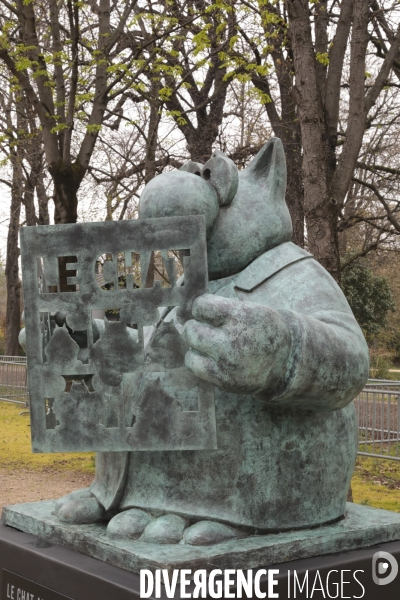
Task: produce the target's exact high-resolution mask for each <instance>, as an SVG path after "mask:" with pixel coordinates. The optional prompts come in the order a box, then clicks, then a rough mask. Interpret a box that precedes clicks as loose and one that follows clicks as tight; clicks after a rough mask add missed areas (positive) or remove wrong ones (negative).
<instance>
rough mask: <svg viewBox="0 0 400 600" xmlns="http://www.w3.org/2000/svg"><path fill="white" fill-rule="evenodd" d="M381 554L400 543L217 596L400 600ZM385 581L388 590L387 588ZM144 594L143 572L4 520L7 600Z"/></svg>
mask: <svg viewBox="0 0 400 600" xmlns="http://www.w3.org/2000/svg"><path fill="white" fill-rule="evenodd" d="M377 552H386V553H390V554H391V555H392V557H393V559H394V560H395V561H397V563H399V564H400V541H395V542H388V543H384V544H380V545H378V546H374V547H373V548H363V549H361V550H352V551H346V552H340V553H337V554H326V555H324V556H315V557H313V558H305V559H300V560H292V561H290V562H285V563H279V564H274V565H263V567H262V568H263V569H264V574H263V573H261V577H260V578H259V591H258V593H254V592H253V593H250V594H248V593H244V594H243V593H242V594H238V593H237V590H236V589H232V588H230V593H229V595H228V594H226V593H225V592H226V586H225V585H224V587H223V589H222V590H221V593H220V594H217V595H214V596H213V597H220V598H254V599H256V598H260V597H267V596H268V597H278V598H283V599H285V598H298V599H299V600H303V599H304V600H305V599H306V598H313V600H322V599H323V598H339V597H341V598H363V600H376V599H377V598H381V597H382V594H384V598H385V600H398V598H399V577H400V575H398V576H397V577H396V578H395V579H394V580H393V581H391V582H388V581H387V580H386V582H382V581H379V582H378V583H377V582H376V581H374V580H373V572H374V571H373V565H374V556H376V553H377ZM167 555H168V549H166V556H167ZM269 569H274V570H275V573H277V572H278V573H277V574H276V575H275V576H274V579H275V580H276V581H277V585H275V586H274V592H276V593H277V594H278V595H277V596H276V595H275V596H272V595H270V593H269V589H268V576H267V575H266V574H265V572H266V570H269ZM256 573H257V570H253V578H255V576H256ZM384 577H386V574H385V575H384ZM222 578H223V576H222ZM383 584H385V587H384V588H382V587H381V586H382V585H383ZM160 591H161V594H157V593H153V594H151V596H150V597H151V598H161V599H163V600H166V598H167V597H168V598H174V599H175V600H180V599H181V598H188V597H189V598H190V597H192V598H193V597H197V596H196V595H195V594H194V584H191V585H189V588H186V590H185V594H182V593H181V589H180V585H177V586H176V588H175V590H174V591H173V592H172V593H170V594H169V595H167V594H166V589H165V588H164V587H163V586H161V590H160ZM242 591H243V590H242ZM339 591H340V594H339ZM232 592H233V593H232ZM263 594H264V596H263ZM141 597H142V598H143V597H144V595H143V593H142V590H141V583H140V577H139V575H138V574H136V573H132V572H129V571H127V570H125V569H119V568H118V567H114V566H112V565H109V564H105V563H104V562H101V561H99V560H96V559H94V558H91V557H90V556H85V555H84V554H81V553H79V552H74V551H73V550H69V549H68V548H64V547H62V546H60V545H57V544H53V543H50V542H48V541H45V540H43V539H41V538H39V537H37V536H34V535H31V534H28V533H23V532H21V531H17V530H16V529H13V528H11V527H7V526H5V525H2V524H1V523H0V599H1V600H10V598H11V599H14V600H17V599H18V600H21V598H25V600H27V598H29V599H30V600H38V599H40V600H110V599H113V600H139V598H141ZM200 597H202V596H200ZM207 597H209V596H207Z"/></svg>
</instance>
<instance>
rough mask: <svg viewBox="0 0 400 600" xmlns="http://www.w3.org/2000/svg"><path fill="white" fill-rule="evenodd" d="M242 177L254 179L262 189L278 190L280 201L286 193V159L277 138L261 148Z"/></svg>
mask: <svg viewBox="0 0 400 600" xmlns="http://www.w3.org/2000/svg"><path fill="white" fill-rule="evenodd" d="M243 175H244V176H246V177H250V178H252V179H254V181H255V183H258V185H262V186H263V187H264V186H265V187H269V188H271V187H274V188H276V189H279V195H280V196H281V198H280V199H282V200H284V198H285V191H286V159H285V152H284V150H283V144H282V142H281V140H280V139H279V138H272V139H270V140H269V142H267V143H266V144H265V146H263V147H262V148H261V150H260V151H259V153H258V154H257V155H256V156H255V157H254V158H253V160H252V161H251V163H250V164H249V166H248V167H247V168H246V169H245V170H244V171H243Z"/></svg>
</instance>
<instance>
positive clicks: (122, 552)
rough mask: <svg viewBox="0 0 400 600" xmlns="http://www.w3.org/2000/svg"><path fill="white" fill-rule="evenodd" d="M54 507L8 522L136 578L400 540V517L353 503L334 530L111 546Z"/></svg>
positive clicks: (24, 507)
mask: <svg viewBox="0 0 400 600" xmlns="http://www.w3.org/2000/svg"><path fill="white" fill-rule="evenodd" d="M54 505H55V502H54V501H44V502H32V503H27V504H15V505H14V506H7V507H5V508H4V509H3V515H2V518H3V522H4V523H5V524H6V525H8V526H10V527H14V528H15V529H19V530H20V531H24V532H26V533H29V534H33V535H35V536H37V537H39V538H41V539H44V540H46V541H48V542H49V543H55V544H59V545H62V546H64V547H67V548H69V549H71V550H75V551H77V552H81V553H83V554H86V555H89V556H91V557H93V558H97V559H100V560H101V561H104V562H105V563H108V564H110V565H114V566H116V567H120V568H122V569H126V570H128V571H132V572H135V573H138V572H139V571H140V569H150V570H152V571H154V570H155V569H168V570H172V569H191V570H192V572H193V571H194V570H196V569H206V570H207V571H211V570H213V569H255V568H258V567H262V566H265V565H272V564H277V563H282V562H285V561H288V560H297V559H303V558H307V557H313V556H322V555H326V554H332V553H337V552H345V551H349V550H355V549H357V548H366V547H369V546H374V545H376V544H381V543H384V542H391V541H394V540H400V514H399V513H395V512H391V511H386V510H379V509H375V508H370V507H367V506H362V505H359V504H351V503H349V504H348V505H347V513H346V516H345V518H344V519H342V520H341V521H338V522H337V523H334V524H331V525H325V526H321V527H316V528H314V529H305V530H299V531H288V532H285V533H276V534H268V535H255V536H251V537H248V538H243V539H240V540H231V541H228V542H223V543H220V544H215V545H213V546H202V547H195V546H187V545H184V544H176V545H159V544H148V543H145V542H140V541H122V540H120V541H118V540H111V539H109V538H108V537H107V535H106V526H105V525H104V524H95V525H68V524H65V523H60V522H59V521H58V519H57V518H56V517H55V516H54V515H53V514H52V513H53V510H54Z"/></svg>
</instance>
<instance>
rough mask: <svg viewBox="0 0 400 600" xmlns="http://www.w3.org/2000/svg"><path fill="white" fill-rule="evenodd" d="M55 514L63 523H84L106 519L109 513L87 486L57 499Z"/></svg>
mask: <svg viewBox="0 0 400 600" xmlns="http://www.w3.org/2000/svg"><path fill="white" fill-rule="evenodd" d="M54 514H55V515H56V516H57V517H58V519H59V520H60V521H61V522H62V523H71V524H75V525H83V524H89V523H99V522H100V521H104V520H106V514H107V513H106V511H105V510H104V508H103V507H102V506H101V504H99V503H98V502H97V500H96V498H95V497H94V496H93V494H92V493H91V492H90V490H89V488H86V489H83V490H77V491H76V492H72V493H71V494H67V495H66V496H63V497H62V498H60V499H59V500H57V502H56V505H55V509H54Z"/></svg>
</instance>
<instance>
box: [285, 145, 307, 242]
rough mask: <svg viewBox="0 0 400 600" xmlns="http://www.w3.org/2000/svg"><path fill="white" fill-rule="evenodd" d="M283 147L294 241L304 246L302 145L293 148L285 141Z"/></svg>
mask: <svg viewBox="0 0 400 600" xmlns="http://www.w3.org/2000/svg"><path fill="white" fill-rule="evenodd" d="M283 147H284V150H285V154H286V165H287V188H286V204H287V205H288V208H289V212H290V216H291V218H292V224H293V234H292V242H294V243H295V244H297V245H298V246H300V247H301V248H304V189H303V184H302V168H301V161H302V159H301V145H299V146H298V147H297V146H295V147H294V148H293V147H292V146H289V145H285V143H284V142H283Z"/></svg>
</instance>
